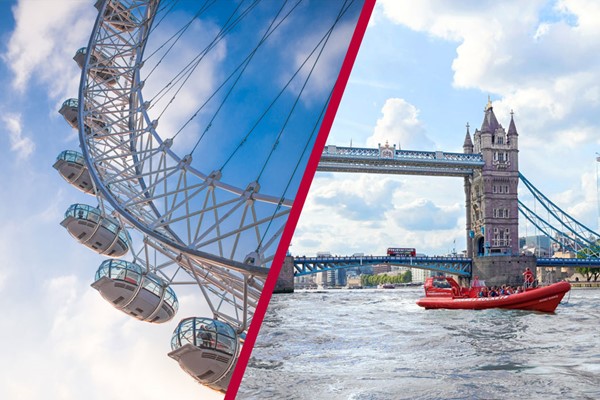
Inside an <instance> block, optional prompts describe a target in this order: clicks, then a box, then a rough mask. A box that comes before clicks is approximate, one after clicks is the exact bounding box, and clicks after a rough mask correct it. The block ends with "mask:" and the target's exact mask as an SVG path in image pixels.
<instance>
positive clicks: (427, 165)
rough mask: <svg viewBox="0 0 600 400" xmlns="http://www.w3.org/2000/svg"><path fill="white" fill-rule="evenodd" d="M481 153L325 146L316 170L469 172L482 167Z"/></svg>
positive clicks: (407, 172)
mask: <svg viewBox="0 0 600 400" xmlns="http://www.w3.org/2000/svg"><path fill="white" fill-rule="evenodd" d="M483 165H484V161H483V157H482V156H481V154H464V153H448V152H444V151H412V150H396V149H395V148H393V147H390V148H384V149H367V148H361V147H338V146H333V145H328V146H325V148H324V149H323V154H322V155H321V161H320V162H319V166H318V168H317V170H318V171H329V172H368V173H375V174H400V175H436V176H458V177H460V176H469V175H472V174H473V171H474V170H476V169H481V168H483Z"/></svg>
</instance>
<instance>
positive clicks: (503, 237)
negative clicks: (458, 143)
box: [463, 99, 519, 256]
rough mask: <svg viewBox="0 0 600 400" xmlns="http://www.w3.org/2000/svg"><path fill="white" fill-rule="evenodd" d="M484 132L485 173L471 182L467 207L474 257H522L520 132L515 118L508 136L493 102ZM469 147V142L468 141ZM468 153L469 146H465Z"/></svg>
mask: <svg viewBox="0 0 600 400" xmlns="http://www.w3.org/2000/svg"><path fill="white" fill-rule="evenodd" d="M484 112H485V114H484V118H483V123H482V124H481V130H476V131H475V135H474V137H475V143H474V146H473V147H474V152H475V153H480V154H481V155H482V157H483V160H484V163H485V165H484V167H483V168H482V169H481V171H475V172H474V174H473V176H472V178H465V190H467V183H466V180H467V179H469V180H470V189H471V190H470V196H469V197H470V198H469V199H468V200H467V206H468V208H469V209H470V213H468V216H467V224H468V225H469V224H470V226H467V229H468V235H469V239H468V240H467V243H468V244H469V245H468V246H467V251H468V252H469V255H470V256H484V255H518V254H519V236H518V235H519V218H518V209H517V207H518V202H517V185H518V183H519V164H518V152H519V149H518V141H517V136H518V135H517V129H516V125H515V122H514V118H513V114H512V113H511V120H510V125H509V129H508V132H506V130H505V129H504V128H503V127H502V125H501V124H500V123H499V122H498V119H497V118H496V115H495V114H494V107H493V105H492V102H491V100H489V99H488V104H487V106H486V107H485V111H484ZM465 144H466V139H465ZM463 149H465V152H466V149H467V148H466V146H463Z"/></svg>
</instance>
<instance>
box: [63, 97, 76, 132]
mask: <svg viewBox="0 0 600 400" xmlns="http://www.w3.org/2000/svg"><path fill="white" fill-rule="evenodd" d="M78 107H79V101H78V100H77V99H67V100H65V101H64V102H63V103H62V106H61V107H60V110H58V112H59V113H60V115H62V116H63V117H64V118H65V121H67V123H68V124H69V125H71V126H72V127H73V128H74V129H77V125H78V123H79V116H78Z"/></svg>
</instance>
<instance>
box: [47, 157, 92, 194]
mask: <svg viewBox="0 0 600 400" xmlns="http://www.w3.org/2000/svg"><path fill="white" fill-rule="evenodd" d="M52 166H53V167H54V169H56V170H57V171H58V172H59V173H60V175H61V176H62V177H63V178H64V179H65V180H66V181H67V182H69V183H70V184H71V185H73V186H74V187H75V188H77V189H79V190H81V191H82V192H83V193H88V194H94V193H95V190H94V185H92V177H91V176H90V171H89V170H88V168H87V166H86V165H85V160H84V159H83V154H81V153H79V152H77V151H73V150H65V151H62V152H61V153H60V154H59V155H58V157H56V161H55V162H54V165H52Z"/></svg>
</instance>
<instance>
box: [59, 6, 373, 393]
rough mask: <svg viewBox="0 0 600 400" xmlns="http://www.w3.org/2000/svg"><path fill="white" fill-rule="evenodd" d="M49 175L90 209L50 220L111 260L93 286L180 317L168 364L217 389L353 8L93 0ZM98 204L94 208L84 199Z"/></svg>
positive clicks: (288, 200) (127, 303)
mask: <svg viewBox="0 0 600 400" xmlns="http://www.w3.org/2000/svg"><path fill="white" fill-rule="evenodd" d="M95 7H96V8H97V10H98V17H97V19H96V22H95V24H94V26H93V29H92V33H91V36H90V40H89V43H88V45H87V47H83V48H81V49H80V50H78V51H77V52H76V54H75V56H74V60H75V61H76V62H77V64H78V65H79V66H80V67H81V69H82V75H81V82H80V87H79V93H78V96H77V97H76V98H72V99H68V100H66V101H65V102H64V103H63V105H62V107H61V109H60V113H61V114H62V115H63V116H64V118H65V119H66V120H67V122H68V123H69V124H70V125H71V126H72V127H73V128H74V129H77V130H78V134H79V144H80V149H78V150H65V151H63V152H62V153H60V154H59V155H58V157H57V160H56V162H55V163H54V167H55V168H56V169H57V170H58V171H59V173H60V174H61V175H62V176H63V178H65V179H66V180H67V181H68V182H70V183H71V184H72V185H73V186H75V187H76V188H78V189H79V190H81V191H82V192H84V193H87V194H89V195H90V196H91V197H90V199H92V200H91V201H90V204H79V203H78V204H73V205H71V206H70V207H68V209H67V211H66V213H65V217H64V220H63V221H62V222H61V225H63V226H64V227H65V228H66V229H67V230H68V232H69V233H70V234H71V235H72V236H73V237H74V238H75V239H76V240H78V241H79V242H80V243H81V244H83V245H85V246H87V247H88V248H90V249H92V250H94V251H96V252H97V253H99V254H101V255H104V256H106V257H107V259H106V260H105V261H103V262H102V263H101V265H100V266H99V267H98V269H97V272H96V275H95V280H94V283H93V284H92V287H93V288H95V289H96V290H98V292H99V293H100V294H101V295H102V297H104V298H105V299H106V300H107V301H109V302H110V304H111V305H113V306H114V307H115V308H117V309H119V310H121V311H123V312H125V313H127V314H129V315H130V316H132V317H134V318H137V319H139V320H141V321H146V322H152V323H164V322H167V321H170V320H171V319H172V318H173V317H174V315H175V314H176V312H177V309H178V299H177V294H176V291H175V289H174V288H175V287H176V286H177V285H193V286H195V287H197V288H198V291H197V292H198V298H199V300H198V301H202V302H204V303H205V304H207V305H208V307H209V308H210V310H211V312H212V315H202V316H190V317H186V318H184V319H182V320H181V322H179V324H178V325H177V326H176V327H175V329H174V333H173V336H172V338H171V348H172V351H171V352H170V353H169V356H170V357H172V358H173V359H175V360H177V361H178V362H179V364H180V365H181V367H182V368H183V369H184V370H185V371H186V372H188V373H189V374H190V375H192V376H193V377H194V378H195V379H196V380H198V381H199V382H200V383H202V384H205V385H207V386H209V387H211V388H213V389H217V390H221V391H225V390H226V388H227V385H228V383H229V379H230V377H231V374H232V372H233V369H234V366H235V361H236V359H237V356H238V354H239V351H240V347H241V345H242V343H243V338H244V334H245V332H246V330H247V328H248V326H249V324H250V322H251V321H252V316H253V313H254V309H255V308H256V305H257V302H258V299H259V297H260V295H261V292H262V289H263V285H264V281H265V278H266V276H267V274H268V272H269V269H270V266H271V262H272V260H273V257H274V254H275V250H276V248H277V245H278V243H279V238H280V236H281V233H282V231H283V228H284V226H285V223H286V221H287V217H288V214H289V211H290V207H291V206H292V203H293V199H294V196H295V192H296V190H297V187H298V184H299V180H300V178H301V176H302V173H303V170H304V166H305V164H306V161H307V157H308V153H309V152H310V150H311V149H312V144H313V143H314V139H315V136H316V134H317V132H318V129H319V126H320V122H321V120H322V117H323V113H324V110H325V108H326V106H327V103H328V100H329V96H330V94H331V91H332V88H333V84H334V82H335V77H336V76H337V74H338V72H339V68H340V66H341V62H342V59H343V56H344V54H345V51H346V49H347V46H348V42H349V40H350V36H351V34H352V32H353V29H354V26H355V23H356V19H357V18H358V14H359V12H360V9H361V7H362V2H361V1H352V0H346V1H343V0H340V1H334V2H308V1H303V0H294V1H281V2H272V1H266V2H265V1H260V0H248V1H237V2H233V1H231V2H229V1H214V0H213V1H211V0H206V1H198V2H187V1H179V0H164V1H159V0H147V1H142V0H98V1H97V2H96V3H95ZM92 196H93V197H92Z"/></svg>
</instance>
